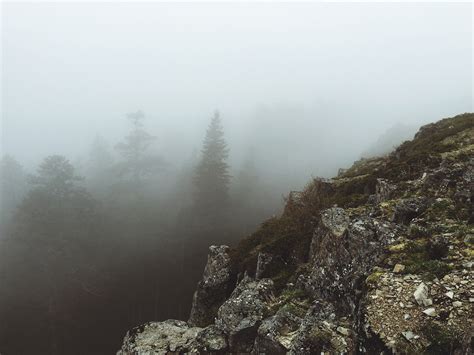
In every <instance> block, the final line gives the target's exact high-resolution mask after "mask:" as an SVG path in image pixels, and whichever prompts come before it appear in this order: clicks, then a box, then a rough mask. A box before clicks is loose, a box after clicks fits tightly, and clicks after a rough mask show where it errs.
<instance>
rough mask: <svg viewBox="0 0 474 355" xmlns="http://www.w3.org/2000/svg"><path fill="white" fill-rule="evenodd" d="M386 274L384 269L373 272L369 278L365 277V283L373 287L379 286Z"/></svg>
mask: <svg viewBox="0 0 474 355" xmlns="http://www.w3.org/2000/svg"><path fill="white" fill-rule="evenodd" d="M383 274H384V272H383V271H375V272H373V273H371V274H370V275H369V276H367V278H366V279H365V283H366V284H367V285H369V286H371V287H374V286H377V284H378V282H379V280H380V278H381V277H382V275H383Z"/></svg>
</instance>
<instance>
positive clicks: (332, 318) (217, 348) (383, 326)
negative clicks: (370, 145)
mask: <svg viewBox="0 0 474 355" xmlns="http://www.w3.org/2000/svg"><path fill="white" fill-rule="evenodd" d="M473 178H474V115H472V114H465V115H460V116H457V117H454V118H450V119H445V120H442V121H440V122H438V123H435V124H430V125H427V126H424V127H422V128H421V129H420V131H419V132H418V133H417V135H416V136H415V138H414V140H412V141H408V142H405V143H404V144H402V145H401V146H400V147H399V148H397V150H395V151H394V152H393V153H392V154H390V155H389V156H385V157H380V158H373V159H365V160H361V161H359V162H356V163H355V164H354V165H353V166H352V167H351V168H349V169H345V170H341V171H340V173H339V175H338V176H337V177H336V178H334V179H331V180H325V179H315V180H314V181H313V182H312V183H311V184H309V185H308V187H307V188H306V189H305V190H304V191H301V192H299V193H291V194H290V196H289V198H288V202H287V205H286V208H285V210H284V212H283V214H282V216H281V217H280V218H273V219H270V220H269V221H267V222H265V223H264V224H263V225H262V227H261V228H260V229H259V230H258V231H256V232H255V233H254V234H253V235H251V236H250V237H248V238H246V239H243V240H242V242H241V243H240V244H239V245H238V246H237V247H236V248H234V249H230V248H228V247H225V246H221V247H216V246H213V247H211V248H210V254H209V258H208V263H207V265H206V268H205V271H204V275H203V279H202V281H201V282H199V284H198V287H197V290H196V293H195V295H194V299H193V308H192V312H191V316H190V319H189V321H188V322H182V321H175V320H167V321H164V322H158V323H149V324H146V325H144V326H142V327H138V328H135V329H132V330H131V331H130V332H129V333H128V334H127V335H126V337H125V340H124V343H123V347H122V350H121V351H120V352H119V353H120V354H121V355H126V354H161V353H169V352H175V353H185V352H189V353H254V354H259V353H265V354H320V353H325V354H333V353H334V354H335V353H337V354H341V353H348V354H355V353H368V354H373V353H377V354H380V353H384V354H388V353H400V354H404V353H437V354H469V353H472V352H473V351H474V349H473V334H474V328H473V324H474V320H473V312H474V311H473V309H474V307H473V306H474V226H473V223H474V217H473V205H474V204H473V202H474V198H473V184H474V183H473V181H474V180H473ZM237 281H238V282H237Z"/></svg>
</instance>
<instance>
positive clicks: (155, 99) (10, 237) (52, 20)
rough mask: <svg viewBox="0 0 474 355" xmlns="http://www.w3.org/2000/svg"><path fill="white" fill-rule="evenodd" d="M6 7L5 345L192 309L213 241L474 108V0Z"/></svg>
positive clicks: (0, 271) (1, 334) (1, 312)
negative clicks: (314, 182) (316, 181)
mask: <svg viewBox="0 0 474 355" xmlns="http://www.w3.org/2000/svg"><path fill="white" fill-rule="evenodd" d="M1 6H2V7H1V10H2V16H1V34H2V39H1V50H2V55H1V61H2V63H1V64H2V73H1V90H2V96H1V97H2V102H1V131H2V132H1V133H2V135H1V151H0V153H1V156H3V157H4V158H3V159H2V165H1V167H0V176H1V178H2V181H1V182H2V184H1V187H2V190H1V194H0V199H1V201H0V202H1V204H0V206H1V207H2V208H1V211H0V212H1V228H0V233H1V238H0V277H2V278H3V279H2V280H0V282H2V283H3V284H4V285H6V286H5V287H2V289H1V290H0V319H3V320H5V321H4V322H3V324H0V352H1V353H2V354H10V353H11V349H14V351H16V352H17V353H18V352H19V353H32V352H34V353H38V354H41V353H45V354H64V353H68V354H72V353H75V352H77V353H78V354H84V353H87V354H94V353H97V354H105V353H115V351H116V350H117V349H118V347H119V345H120V342H121V339H122V337H123V335H124V334H125V331H126V330H127V329H129V328H131V327H133V326H136V325H138V324H142V323H144V322H147V321H150V320H161V319H166V318H177V319H186V317H187V316H188V315H189V306H190V300H191V298H192V292H193V290H194V287H195V284H196V282H197V281H198V280H199V278H200V276H201V273H202V269H203V267H204V264H205V260H206V254H207V249H208V245H210V244H211V243H215V244H223V243H226V244H230V245H235V244H236V243H237V242H238V240H240V239H241V238H242V237H244V236H245V235H248V234H249V233H252V232H253V231H254V230H255V229H256V228H258V226H259V225H260V224H261V223H262V222H263V221H264V220H266V219H268V218H271V216H273V215H276V214H278V213H280V212H281V209H282V207H283V204H284V197H285V196H288V193H289V192H290V191H292V190H301V189H302V188H303V187H304V186H305V184H306V183H308V182H309V181H310V180H311V178H312V177H316V176H320V177H331V176H334V175H336V174H337V173H338V169H339V168H347V167H348V166H350V165H351V164H352V162H354V161H355V160H357V159H360V158H367V157H371V156H375V155H381V154H387V153H389V152H390V151H391V150H392V149H393V148H394V147H395V146H396V145H398V144H400V143H401V142H402V141H404V140H406V139H410V138H411V137H413V135H414V134H415V132H416V131H417V129H418V128H419V126H420V125H422V124H426V123H429V122H433V121H437V120H439V119H441V118H444V117H449V116H454V115H456V114H459V113H463V112H468V111H472V105H473V96H472V79H473V76H472V74H473V73H472V5H471V4H469V3H452V4H449V3H418V4H408V3H379V4H376V3H307V2H304V3H294V4H291V3H280V2H274V3H270V2H262V3H251V2H241V3H221V4H218V3H212V2H209V3H164V2H144V3H132V2H118V3H110V2H109V3H106V2H105V3H99V2H97V3H95V2H84V3H73V2H70V3H46V2H44V3H13V2H3V3H2V5H1ZM216 111H218V113H216ZM142 113H143V115H142ZM210 157H212V159H214V160H212V159H211V158H210ZM216 157H217V158H216ZM208 158H209V159H208ZM206 159H207V160H206ZM216 162H217V163H216ZM206 164H207V165H206ZM210 172H211V173H210ZM212 174H214V175H212ZM46 207H47V208H46ZM11 270H13V271H11ZM176 280H180V282H179V284H177V283H176ZM33 295H34V296H33ZM25 319H28V322H27V323H28V324H27V325H25V324H24V323H25V322H24V320H25ZM19 327H20V328H21V329H22V331H20V332H18V331H16V330H15V329H19ZM82 337H84V338H87V339H88V341H86V342H84V341H83V338H82ZM32 344H33V345H32ZM71 349H77V350H71Z"/></svg>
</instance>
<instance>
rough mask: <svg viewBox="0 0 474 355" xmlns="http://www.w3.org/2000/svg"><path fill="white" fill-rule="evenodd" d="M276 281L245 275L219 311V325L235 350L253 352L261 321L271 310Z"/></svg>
mask: <svg viewBox="0 0 474 355" xmlns="http://www.w3.org/2000/svg"><path fill="white" fill-rule="evenodd" d="M272 291H273V281H272V280H270V279H262V280H258V281H255V280H253V279H251V278H250V277H249V276H245V277H244V278H243V279H242V281H241V282H240V283H239V284H238V285H237V287H236V288H235V290H234V291H233V292H232V294H231V296H230V297H229V299H228V300H227V301H225V302H224V303H223V304H222V306H221V307H220V308H219V310H218V312H217V319H216V326H217V327H218V329H219V330H221V331H222V332H224V333H225V334H227V335H228V339H229V346H230V349H231V350H232V351H235V352H250V351H251V350H252V348H253V343H254V339H255V337H256V335H257V329H258V327H259V326H260V323H261V321H262V320H263V319H264V318H265V317H266V316H267V314H268V311H269V299H270V297H271V295H272Z"/></svg>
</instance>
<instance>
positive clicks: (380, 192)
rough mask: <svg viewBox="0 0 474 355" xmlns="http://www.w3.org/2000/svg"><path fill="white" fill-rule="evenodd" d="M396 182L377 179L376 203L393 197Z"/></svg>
mask: <svg viewBox="0 0 474 355" xmlns="http://www.w3.org/2000/svg"><path fill="white" fill-rule="evenodd" d="M396 188H397V186H396V185H395V184H391V183H389V182H388V181H387V180H385V179H380V178H379V179H377V183H376V184H375V201H374V202H375V203H381V202H384V201H387V200H389V199H390V198H391V195H392V193H393V192H394V191H395V190H396Z"/></svg>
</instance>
